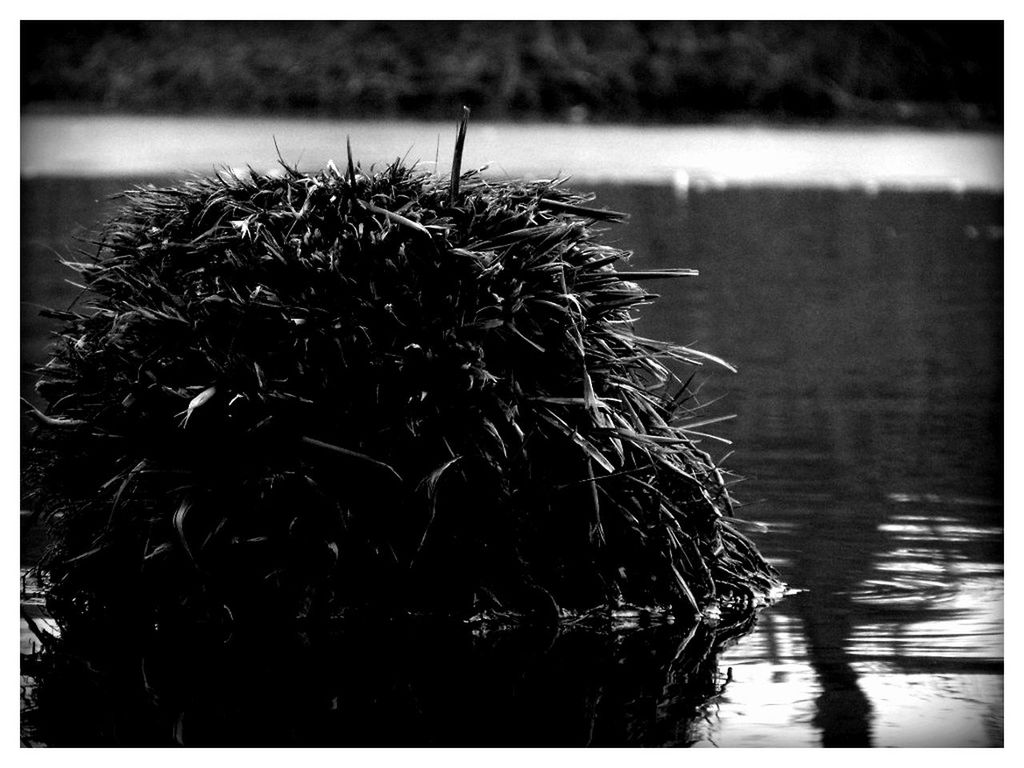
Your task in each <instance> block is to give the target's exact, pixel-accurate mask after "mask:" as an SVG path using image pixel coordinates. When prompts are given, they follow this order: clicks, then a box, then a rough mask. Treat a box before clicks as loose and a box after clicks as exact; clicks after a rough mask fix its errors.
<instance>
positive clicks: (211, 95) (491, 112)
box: [21, 21, 1003, 127]
mask: <svg viewBox="0 0 1024 768" xmlns="http://www.w3.org/2000/svg"><path fill="white" fill-rule="evenodd" d="M1002 94H1003V29H1002V23H1001V22H735V21H734V22H683V21H639V22H630V21H608V22H550V21H522V22H490V21H480V22H448V21H445V22H396V21H389V22H244V21H235V22H179V21H174V22H23V23H22V91H21V103H22V107H23V108H26V109H42V108H51V109H52V108H57V109H63V110H88V111H96V110H101V111H114V112H159V113H168V112H179V113H204V114H219V113H224V114H298V115H303V116H313V117H338V116H346V117H353V116H360V117H377V118H388V117H414V118H436V117H442V118H451V117H452V116H453V115H455V114H457V110H458V108H459V107H460V106H461V105H462V104H467V105H469V106H470V107H472V108H473V110H474V115H475V116H476V117H478V118H491V119H550V120H572V121H596V122H607V121H620V122H621V121H625V122H648V121H650V122H695V121H709V120H710V121H715V120H723V119H730V120H731V119H747V118H749V119H772V120H780V121H800V122H806V121H825V122H833V121H841V122H859V121H869V122H886V123H919V124H944V125H950V124H953V125H963V126H968V127H970V126H989V127H991V126H1001V125H1002V120H1003V96H1002Z"/></svg>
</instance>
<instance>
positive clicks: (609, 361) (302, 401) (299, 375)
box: [26, 124, 780, 622]
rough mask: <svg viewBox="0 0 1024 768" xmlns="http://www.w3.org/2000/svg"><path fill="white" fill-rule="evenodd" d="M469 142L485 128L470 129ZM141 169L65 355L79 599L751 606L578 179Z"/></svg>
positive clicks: (59, 443)
mask: <svg viewBox="0 0 1024 768" xmlns="http://www.w3.org/2000/svg"><path fill="white" fill-rule="evenodd" d="M464 138H465V128H464V124H463V126H462V127H460V139H459V146H460V147H461V144H462V141H463V140H464ZM282 171H283V172H282V173H280V174H277V175H273V174H271V175H263V174H260V173H257V172H255V171H250V172H248V173H241V174H232V173H221V174H218V175H215V176H213V177H211V178H192V179H190V180H187V181H183V182H182V183H180V184H178V185H175V186H169V187H164V188H156V187H153V186H140V187H136V188H134V189H131V190H129V191H126V192H125V193H123V195H122V196H121V197H122V199H123V201H124V205H123V208H122V209H121V211H120V212H119V214H117V215H116V216H115V217H114V219H113V220H112V221H110V222H109V223H108V224H107V226H106V227H105V228H104V229H103V231H102V232H101V233H100V235H99V236H98V237H97V239H96V241H95V243H94V245H95V249H96V250H95V252H94V253H91V254H84V255H83V258H82V260H80V261H78V262H75V263H69V266H70V267H72V268H73V269H75V270H76V271H77V272H78V273H79V275H80V280H81V281H82V282H83V284H84V286H85V287H86V289H87V291H86V293H85V294H84V296H83V299H82V300H81V301H80V302H79V303H78V304H77V305H76V306H75V307H72V308H71V309H69V310H67V311H64V312H57V313H54V314H55V315H56V316H57V317H59V319H60V320H61V321H62V328H61V330H60V331H59V333H58V335H57V338H56V340H55V343H54V347H53V358H52V360H50V362H49V363H47V364H46V365H45V366H44V367H43V368H42V369H41V370H40V372H39V374H40V378H39V382H38V391H39V393H40V394H41V395H42V396H43V397H44V398H45V399H46V400H47V401H48V402H49V406H48V408H47V409H46V412H45V413H37V414H35V415H36V418H37V421H38V422H39V427H38V430H37V434H36V435H35V436H34V437H33V439H32V441H31V443H32V444H31V446H30V451H29V459H28V462H27V472H26V476H27V477H30V478H32V488H33V491H34V493H35V496H36V498H37V505H38V506H39V507H40V508H41V509H42V510H43V513H44V515H45V518H46V519H47V520H48V521H49V522H50V525H51V529H52V532H53V538H54V542H55V544H54V547H53V549H52V551H51V552H50V553H49V555H48V557H47V558H46V560H45V563H44V567H45V569H46V570H47V571H48V572H49V574H50V576H51V578H52V588H51V594H50V607H51V610H53V611H54V613H55V614H56V615H57V616H58V618H60V619H61V620H64V621H67V620H70V619H72V618H83V619H84V618H90V619H95V620H106V619H109V620H120V619H123V618H124V617H125V616H131V617H134V618H138V619H139V620H141V621H145V622H152V621H157V622H169V621H174V620H177V619H180V618H188V619H196V618H205V619H210V620H221V619H227V620H231V621H236V622H237V621H247V620H262V619H266V618H271V617H273V618H280V617H290V618H294V617H322V616H336V615H339V614H344V613H346V612H360V611H370V612H380V611H385V612H427V613H431V614H436V613H443V614H449V615H456V616H462V617H468V616H473V615H476V616H482V615H489V614H495V615H505V614H509V613H511V614H528V615H534V616H539V617H543V618H546V619H548V620H557V619H559V618H564V617H566V616H567V615H570V614H577V613H580V612H584V611H590V610H592V609H594V608H595V607H599V606H606V607H620V606H623V605H633V606H645V607H655V606H662V607H664V606H670V607H672V608H673V609H674V610H676V611H678V612H681V613H686V614H713V613H715V612H716V611H718V610H722V609H735V610H746V609H748V608H749V607H750V606H751V605H754V604H757V603H759V602H764V601H765V600H767V599H770V595H772V594H774V593H775V592H776V591H777V590H778V588H779V587H780V582H779V579H778V575H777V574H776V573H775V571H774V570H773V569H772V568H771V567H770V566H769V565H768V564H767V563H766V562H765V561H764V560H763V559H762V558H761V556H760V555H759V554H758V553H757V551H756V549H755V547H754V546H753V544H752V543H751V542H750V541H749V540H747V539H746V538H745V537H744V536H743V535H742V534H740V533H739V532H738V531H737V530H735V528H733V527H732V526H731V525H730V523H729V522H728V520H727V516H728V515H729V514H730V511H731V501H730V499H729V494H728V490H727V488H726V487H725V484H724V483H723V480H722V475H721V473H720V472H719V470H718V468H717V467H716V466H715V465H714V463H713V462H712V461H711V459H710V457H709V456H708V454H707V453H705V452H704V451H702V450H700V448H699V447H698V445H697V443H696V442H695V439H694V435H695V434H699V433H695V432H694V431H693V428H694V427H695V426H700V425H701V424H702V423H708V422H707V421H705V420H699V419H698V420H695V419H694V417H693V415H692V414H691V413H689V412H688V411H687V410H686V409H685V408H684V407H683V405H682V404H683V403H685V401H686V399H687V398H686V387H685V385H682V384H681V382H679V381H678V380H677V379H675V378H674V376H673V375H672V373H671V372H670V370H669V368H668V367H667V365H666V363H668V362H669V361H681V362H684V363H687V364H690V365H693V366H699V365H704V364H708V363H710V364H724V363H723V361H721V360H719V359H718V358H716V357H714V356H713V355H710V354H708V353H706V352H703V351H699V350H696V349H690V348H686V347H682V346H679V345H676V344H672V343H669V342H665V341H659V340H654V339H648V338H644V337H641V336H639V335H637V334H636V333H635V332H634V330H633V327H632V323H633V320H634V319H635V314H634V313H635V311H636V310H637V309H638V308H639V307H641V306H643V305H644V304H647V303H650V302H651V301H653V300H654V299H655V298H656V296H655V295H654V294H652V293H650V292H648V290H647V289H646V288H645V287H643V286H644V285H646V284H648V283H649V281H652V280H659V279H676V278H685V277H689V276H692V275H694V274H695V272H694V271H692V270H659V271H656V272H652V271H640V270H637V271H631V270H629V269H628V268H627V267H626V265H627V263H628V258H629V255H630V254H628V253H627V252H624V251H622V250H619V249H616V248H613V247H611V246H608V245H605V244H603V243H602V242H601V240H600V237H599V234H600V232H601V226H602V225H603V224H604V223H607V222H615V221H620V220H622V219H623V218H625V216H624V214H620V213H617V212H614V211H608V210H603V209H600V208H594V207H589V206H588V205H587V204H588V203H589V202H590V198H589V197H588V196H586V195H581V194H577V193H574V192H572V191H570V190H568V189H566V188H565V186H564V180H562V179H545V180H536V181H503V182H494V181H488V180H487V179H485V178H484V177H483V176H482V175H481V173H480V172H478V171H469V172H466V173H461V169H460V167H459V162H458V158H457V159H456V162H455V163H454V166H453V172H454V176H449V177H441V176H437V175H434V174H431V173H427V172H423V171H421V170H419V169H417V168H416V167H407V166H405V165H403V164H402V163H401V162H400V161H396V162H395V163H394V164H392V165H390V166H388V167H386V168H383V169H381V170H379V171H375V170H374V169H372V168H371V169H369V170H368V171H364V170H363V169H362V167H361V166H358V165H357V164H355V163H353V161H352V158H351V151H349V158H348V163H347V167H346V169H345V171H344V172H342V171H339V170H338V169H337V168H336V167H334V165H333V164H329V165H328V167H327V168H325V169H323V170H321V171H319V172H317V173H312V174H306V173H300V172H299V171H298V170H297V169H296V168H294V167H291V166H288V165H287V164H285V163H284V162H282Z"/></svg>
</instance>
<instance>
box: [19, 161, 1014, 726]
mask: <svg viewBox="0 0 1024 768" xmlns="http://www.w3.org/2000/svg"><path fill="white" fill-rule="evenodd" d="M127 183H128V181H127V180H126V179H106V180H96V179H68V178H51V179H37V180H30V181H23V182H22V226H23V238H24V240H23V245H22V256H21V259H22V261H21V265H22V277H21V280H22V296H23V299H24V301H25V302H26V303H25V305H24V306H23V309H22V333H23V344H22V366H23V368H24V369H26V370H27V369H28V368H29V367H30V366H31V365H34V364H38V362H40V361H41V360H42V359H43V352H42V345H43V343H44V342H45V337H46V333H47V332H48V326H47V325H46V322H45V321H41V320H40V319H39V318H38V317H37V313H36V309H35V307H34V305H37V304H50V305H60V304H63V303H66V302H67V301H69V300H70V299H71V297H72V296H73V295H74V293H75V290H74V289H73V288H71V287H70V286H67V285H66V284H63V283H62V282H61V280H62V279H63V277H64V276H65V275H64V272H63V271H62V270H61V269H60V268H59V267H58V266H57V265H56V263H55V260H56V258H57V255H58V254H60V255H66V254H67V249H68V247H69V242H70V235H71V234H72V232H73V231H75V229H76V228H77V227H80V226H87V225H90V224H92V223H94V222H95V221H96V220H97V219H98V218H99V217H100V216H101V214H102V212H103V211H106V210H109V203H105V202H103V200H104V198H105V197H106V196H107V195H108V194H110V193H112V192H114V191H116V190H118V189H120V188H122V187H123V186H125V185H126V184H127ZM597 191H598V192H599V202H601V203H603V204H605V205H607V206H609V207H611V208H615V209H618V210H624V211H629V212H631V213H632V219H631V221H630V222H629V224H628V225H625V226H618V227H616V228H614V229H612V230H609V232H608V233H607V238H608V239H611V240H614V241H616V242H617V243H619V244H622V245H624V246H625V247H628V248H631V249H634V250H635V251H636V253H637V255H636V257H635V264H636V266H638V267H643V268H658V267H668V266H674V267H675V266H678V267H696V268H698V269H699V270H700V272H701V275H700V277H698V278H692V279H688V280H685V281H677V282H673V283H666V284H665V285H663V286H659V290H660V292H661V294H662V299H661V301H660V302H658V303H656V304H654V305H652V306H650V307H647V308H645V311H644V312H643V313H642V320H641V321H640V323H639V330H640V331H641V332H643V333H646V334H648V335H651V336H656V337H662V338H671V339H675V340H677V341H680V342H683V343H687V344H692V345H694V346H697V347H699V348H701V349H706V350H708V351H711V352H714V353H715V354H717V355H719V356H721V357H723V358H725V359H727V360H729V361H730V362H732V363H733V364H735V365H736V366H737V368H738V370H739V372H738V373H737V374H731V373H728V372H727V371H724V370H720V371H711V370H707V371H703V372H702V374H701V376H699V377H698V380H699V382H700V383H701V389H700V393H699V400H700V401H702V402H703V403H705V404H706V409H707V413H708V415H727V414H735V418H734V419H732V420H730V421H725V422H722V423H720V424H716V425H714V427H713V431H714V432H715V433H716V434H717V435H719V436H720V437H721V438H723V439H724V440H727V441H730V442H729V443H725V442H720V441H714V440H710V439H707V438H705V439H703V441H702V447H704V448H706V449H708V450H710V451H711V452H712V454H713V455H714V456H715V457H716V458H719V459H724V466H725V467H726V468H727V469H732V470H733V471H734V472H735V473H736V474H737V475H738V476H742V478H743V480H742V482H737V484H736V485H735V486H734V489H733V490H734V494H735V495H736V496H737V497H738V498H739V499H740V500H741V501H742V502H743V506H742V507H741V508H740V509H739V511H738V515H739V516H741V517H742V518H744V519H745V520H747V521H749V522H748V523H746V524H745V526H746V527H745V530H747V531H748V533H750V534H751V535H753V536H754V537H755V538H756V540H757V541H758V543H759V545H760V547H761V548H762V551H763V552H764V553H765V554H766V555H767V556H768V557H769V558H770V559H771V560H772V561H773V562H774V563H776V565H777V566H778V567H779V568H780V569H781V570H782V572H783V574H784V576H785V578H786V579H787V581H788V582H789V583H790V584H791V586H793V587H794V588H797V589H799V590H801V591H800V592H799V593H798V594H795V595H792V596H790V597H788V598H787V599H785V600H784V601H783V602H782V603H780V604H778V605H777V606H775V607H773V608H771V609H769V610H768V611H766V612H765V613H764V614H763V615H762V616H761V618H760V620H759V622H758V624H757V626H756V627H755V628H754V630H753V632H752V633H751V634H749V635H747V636H746V637H743V638H741V639H739V640H738V641H736V642H735V643H733V644H732V645H730V646H728V647H726V648H724V649H722V650H721V653H720V655H719V657H718V665H719V668H720V673H721V676H722V677H725V676H726V675H727V674H728V673H727V670H729V668H731V680H730V682H729V683H728V685H727V686H725V688H724V690H722V692H721V694H720V695H718V696H717V697H713V698H712V700H711V701H709V703H708V705H707V707H705V708H704V709H702V710H701V713H700V716H699V717H696V716H694V717H684V716H683V715H679V724H680V728H679V729H676V730H674V731H673V730H672V729H668V730H665V728H664V727H663V726H664V725H665V721H664V718H661V719H659V717H656V716H655V714H650V713H649V719H648V720H647V721H645V722H657V723H659V724H660V725H659V728H660V729H658V730H654V731H644V733H645V734H648V733H654V734H661V735H660V736H658V737H657V738H656V739H655V741H658V739H660V741H658V743H666V744H668V743H671V744H684V743H685V744H693V745H697V746H713V745H717V746H802V745H807V746H814V745H865V746H867V745H873V746H889V745H898V746H924V745H928V746H936V745H949V746H992V745H1001V744H1002V743H1003V674H1002V673H1003V493H1002V481H1003V448H1002V444H1003V435H1002V420H1003V406H1002V402H1003V356H1002V350H1003V314H1002V305H1003V240H1002V227H1003V212H1002V210H1003V203H1002V197H1001V195H996V194H985V193H968V194H948V193H941V194H940V193H906V192H903V193H897V192H884V191H883V192H881V193H877V194H876V193H868V192H864V191H859V192H858V191H845V192H844V191H838V190H824V189H818V190H813V189H792V190H778V189H776V190H770V189H731V188H729V189H722V190H704V191H691V192H690V194H689V195H688V196H686V197H683V196H680V195H678V194H677V193H676V192H675V191H673V189H672V188H671V187H668V186H664V187H660V186H650V185H638V186H631V185H607V186H601V187H599V188H598V189H597ZM29 384H30V377H29V376H27V375H24V376H23V394H24V395H25V396H26V397H30V398H31V397H32V396H33V395H32V392H31V388H30V386H29ZM671 642H673V643H678V638H673V639H671ZM541 647H542V650H541V651H536V653H538V654H540V655H541V657H543V647H545V646H543V644H541ZM658 649H661V650H658ZM634 650H635V649H634ZM531 652H532V651H531ZM663 653H664V648H663V647H662V646H660V645H658V644H657V643H655V642H654V641H652V644H651V654H652V657H653V656H657V655H658V654H663ZM669 657H671V654H669ZM530 658H531V659H532V658H534V657H533V656H531V657H530ZM544 658H547V657H544ZM552 658H557V657H552ZM602 658H604V657H602ZM631 658H632V657H631ZM659 658H660V656H659ZM549 662H550V659H548V662H544V663H549ZM531 663H533V662H531ZM538 663H540V662H538ZM602 663H603V662H602ZM631 663H632V662H631ZM574 669H576V668H574ZM602 669H605V667H602ZM577 671H578V670H577ZM530 679H531V680H532V681H534V682H533V683H531V684H535V683H536V680H537V679H547V680H549V682H550V684H551V685H552V686H555V687H553V688H552V689H551V690H549V691H548V692H547V693H548V694H550V695H552V696H554V695H556V694H557V693H558V691H559V690H560V691H562V695H565V690H567V689H565V688H564V686H566V685H570V682H567V678H563V679H561V683H559V682H558V681H559V679H560V678H559V677H558V676H554V677H549V678H543V677H541V678H530ZM656 679H657V676H654V677H652V678H651V680H652V683H651V684H652V685H653V684H654V682H653V681H654V680H656ZM716 679H718V678H716ZM393 682H394V681H393ZM405 683H408V681H407V680H406V681H405ZM405 683H403V682H402V681H397V682H394V684H395V685H401V684H405ZM559 684H560V685H562V686H563V688H561V689H557V690H556V688H557V686H558V685H559ZM571 684H572V685H580V684H581V683H580V682H579V680H576V682H574V683H571ZM513 687H514V686H513ZM574 690H575V689H574ZM534 693H535V694H537V697H538V698H537V700H542V699H543V698H544V695H546V694H545V693H544V692H543V691H541V692H539V693H538V692H537V691H534ZM638 695H639V694H638ZM648 699H649V700H648ZM531 700H532V699H531ZM637 700H638V701H646V702H648V705H649V706H651V707H655V709H653V710H650V712H651V713H653V712H655V710H656V709H657V703H658V701H659V698H658V696H651V697H648V698H644V697H643V696H641V697H640V698H639V699H637ZM580 701H581V702H583V699H581V700H580ZM586 701H590V700H589V699H587V700H586ZM584 703H585V702H584ZM495 706H497V705H495ZM580 706H583V703H581V704H580ZM588 706H589V705H588ZM645 706H647V705H645ZM495 711H496V712H497V711H499V709H496V710H495ZM500 711H506V712H511V711H512V710H511V709H509V710H500ZM659 711H660V710H659ZM509 716H511V715H509ZM615 722H616V723H619V722H620V721H619V720H615ZM683 726H685V727H683ZM623 727H624V726H623ZM602 733H604V732H602ZM608 733H612V734H613V733H619V734H620V735H619V743H630V742H629V735H628V733H627V732H626V731H608ZM581 738H582V737H581ZM609 738H611V737H609ZM645 738H646V736H645ZM652 738H654V737H652ZM644 743H650V742H644Z"/></svg>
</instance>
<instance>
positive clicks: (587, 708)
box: [22, 620, 752, 746]
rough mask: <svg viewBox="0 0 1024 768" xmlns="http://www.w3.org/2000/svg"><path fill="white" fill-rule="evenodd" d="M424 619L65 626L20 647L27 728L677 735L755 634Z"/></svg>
mask: <svg viewBox="0 0 1024 768" xmlns="http://www.w3.org/2000/svg"><path fill="white" fill-rule="evenodd" d="M751 624H752V621H750V620H748V621H746V622H743V623H741V624H739V625H734V626H731V627H728V628H719V629H717V630H716V629H712V628H710V627H708V626H707V625H703V624H701V625H696V626H690V627H682V626H678V625H672V624H663V625H660V626H647V627H639V626H633V627H631V628H620V629H617V630H615V631H608V630H604V631H598V630H595V629H588V628H585V627H573V628H563V629H560V630H555V629H545V628H528V627H524V628H517V629H507V628H506V629H503V630H493V631H489V632H483V631H480V630H479V629H477V630H473V629H471V628H470V627H468V626H465V625H442V624H436V623H427V622H421V621H416V622H413V621H409V622H402V623H397V624H388V625H386V626H383V627H371V626H366V625H355V626H353V625H346V626H345V627H344V628H336V629H321V630H318V631H314V632H308V633H295V634H287V635H285V634H279V633H278V634H275V633H274V632H268V631H266V630H265V629H259V630H255V629H253V630H249V631H246V632H245V633H244V634H238V635H235V636H232V637H230V638H227V639H224V640H218V639H217V638H216V637H215V634H216V633H215V632H211V631H209V630H207V631H205V632H203V631H193V632H190V633H171V632H163V633H160V634H158V635H156V636H153V637H150V638H148V639H146V640H145V641H142V642H124V641H123V640H122V641H120V642H116V643H111V642H110V635H109V634H108V633H103V635H102V636H100V637H97V636H92V637H83V636H82V635H80V634H79V635H74V636H73V638H72V636H70V635H68V636H65V638H63V639H61V640H59V641H56V642H55V643H54V644H53V645H52V646H51V647H50V648H48V649H47V650H44V651H42V652H39V653H37V654H36V655H33V656H27V657H23V670H22V673H23V675H24V676H25V677H23V681H25V680H28V681H29V688H28V690H27V692H23V720H22V730H23V734H22V735H23V739H24V740H25V741H26V742H27V743H29V744H46V745H49V746H59V745H173V744H175V743H177V744H183V745H187V746H197V745H206V746H214V745H339V746H341V745H348V746H413V745H420V746H428V745H450V746H463V745H465V746H473V745H477V746H502V745H506V746H558V745H565V746H588V745H589V746H600V745H633V746H652V745H677V746H686V745H688V744H689V743H690V742H691V741H692V740H693V737H692V736H691V735H690V729H691V727H692V724H693V722H695V721H697V720H699V719H700V718H701V717H702V716H703V714H704V711H705V707H706V706H707V704H708V702H709V701H711V700H712V699H714V698H715V697H716V696H718V695H720V693H721V692H722V690H723V689H724V687H725V683H726V680H725V678H724V677H723V675H722V674H720V672H719V670H718V666H717V662H716V656H717V653H718V651H719V649H720V648H721V646H722V645H723V644H724V643H727V642H729V641H731V640H733V639H735V638H736V637H738V636H740V635H742V634H744V633H745V632H746V631H748V630H749V627H750V625H751Z"/></svg>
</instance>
